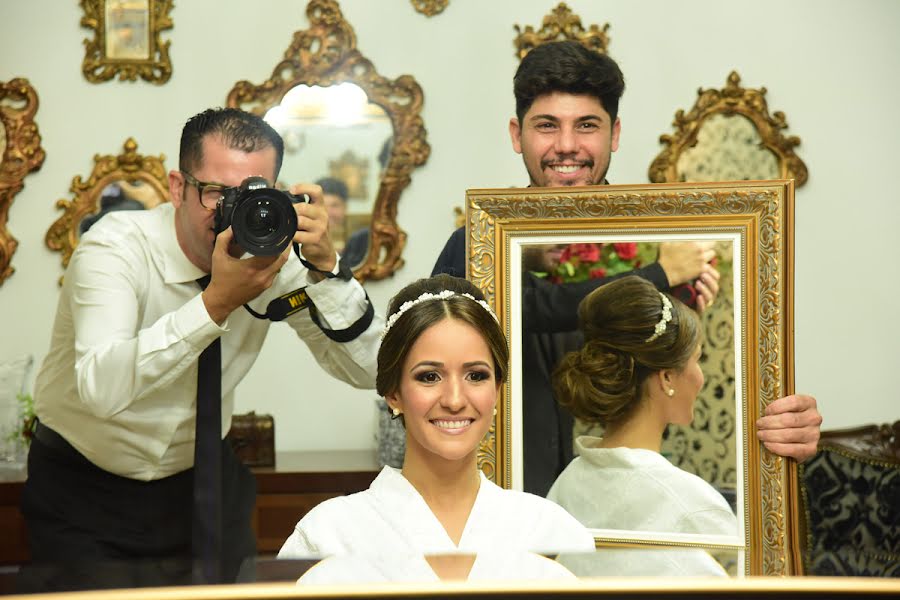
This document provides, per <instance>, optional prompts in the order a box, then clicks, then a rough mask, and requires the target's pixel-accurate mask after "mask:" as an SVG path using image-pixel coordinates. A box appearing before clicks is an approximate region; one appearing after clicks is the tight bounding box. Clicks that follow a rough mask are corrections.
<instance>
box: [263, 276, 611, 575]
mask: <svg viewBox="0 0 900 600" xmlns="http://www.w3.org/2000/svg"><path fill="white" fill-rule="evenodd" d="M389 315H390V316H389V317H388V320H387V324H386V326H385V333H384V337H383V340H382V345H381V348H380V349H379V353H378V375H377V379H376V388H377V391H378V393H379V394H380V395H382V396H384V398H385V399H386V401H387V403H388V405H389V406H390V408H391V410H392V411H393V413H394V415H395V417H398V418H402V419H403V424H404V427H405V428H406V453H405V455H404V462H403V468H402V470H396V469H393V468H391V467H384V469H383V470H382V472H381V473H380V474H379V475H378V477H377V478H376V479H375V481H374V482H373V483H372V485H371V487H370V488H369V489H368V490H366V491H363V492H360V493H358V494H353V495H350V496H345V497H339V498H333V499H331V500H327V501H326V502H323V503H321V504H319V505H318V506H316V507H315V508H313V509H312V510H311V511H310V512H309V513H308V514H307V515H305V516H304V517H303V518H302V519H301V520H300V522H299V523H297V526H296V528H295V530H294V532H293V533H292V534H291V536H290V537H289V538H288V539H287V541H286V542H285V543H284V546H283V547H282V549H281V551H280V552H279V554H278V556H279V557H280V558H297V557H306V556H316V555H318V556H329V555H344V556H346V555H362V556H385V555H387V556H391V555H393V556H412V555H420V554H449V553H458V552H465V553H471V554H477V553H485V555H487V554H491V555H494V556H497V555H501V554H502V553H506V552H511V553H523V552H532V553H551V554H556V553H559V552H583V551H592V550H593V548H594V541H593V536H591V534H590V532H588V531H587V530H586V529H585V528H584V527H583V526H582V525H581V524H580V523H579V522H578V521H577V520H576V519H574V518H573V517H572V516H571V515H569V514H568V513H567V512H566V511H565V510H563V509H562V508H560V507H559V506H558V505H557V504H554V503H552V502H550V501H548V500H546V499H544V498H540V497H538V496H534V495H531V494H526V493H524V492H517V491H512V490H505V489H502V488H500V487H498V486H497V485H495V484H494V483H492V482H490V481H489V480H488V479H487V478H486V477H485V476H484V474H483V473H482V472H481V471H480V470H479V469H478V466H477V464H476V458H477V452H478V446H479V443H480V442H481V440H482V438H484V436H485V435H486V434H487V432H488V430H489V428H490V426H491V424H492V422H493V416H494V414H495V409H494V407H495V404H496V401H497V395H498V392H499V389H500V385H501V384H502V383H503V382H504V381H505V378H506V375H507V368H508V360H509V353H508V348H507V345H506V338H505V336H504V335H503V331H502V329H501V327H500V325H499V323H498V322H497V320H496V317H495V316H494V314H493V313H492V312H491V310H490V308H489V306H488V305H487V304H486V303H485V302H484V300H483V296H482V294H481V292H480V291H479V290H478V288H476V287H474V286H473V285H472V284H471V283H469V282H468V281H466V280H463V279H458V278H455V277H450V276H446V275H439V276H437V277H432V278H429V279H423V280H419V281H417V282H414V283H412V284H410V285H408V286H407V287H405V288H404V289H403V290H401V291H400V292H399V293H398V294H397V296H395V297H394V298H393V300H392V301H391V304H390V308H389ZM525 564H530V563H529V561H525V563H523V570H522V571H521V572H520V573H519V574H520V575H521V574H527V573H529V572H531V570H532V569H533V566H531V567H526V566H524V565H525ZM312 571H315V569H313V570H312ZM312 571H311V573H312ZM477 572H478V560H477V559H476V561H475V564H474V565H473V566H472V570H471V573H472V574H474V573H477ZM511 574H512V573H511Z"/></svg>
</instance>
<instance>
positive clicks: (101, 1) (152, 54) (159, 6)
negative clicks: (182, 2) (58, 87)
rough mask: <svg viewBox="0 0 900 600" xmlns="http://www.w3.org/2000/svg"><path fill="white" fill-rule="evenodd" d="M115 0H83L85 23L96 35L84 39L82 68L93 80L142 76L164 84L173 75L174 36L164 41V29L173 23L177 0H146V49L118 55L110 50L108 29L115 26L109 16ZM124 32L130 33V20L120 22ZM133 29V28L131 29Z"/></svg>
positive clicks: (146, 79) (86, 77) (126, 79)
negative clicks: (136, 53) (175, 0)
mask: <svg viewBox="0 0 900 600" xmlns="http://www.w3.org/2000/svg"><path fill="white" fill-rule="evenodd" d="M112 1H113V0H81V8H82V10H83V11H84V15H83V16H82V17H81V26H82V27H87V28H88V29H92V30H93V32H94V37H93V38H92V39H87V38H86V39H85V40H84V60H83V61H82V63H81V71H82V72H83V73H84V77H85V79H87V80H88V81H90V82H91V83H103V82H105V81H109V80H110V79H112V78H114V77H115V76H116V75H118V77H119V81H135V80H137V78H138V77H141V78H142V79H144V80H145V81H149V82H151V83H154V84H156V85H162V84H163V83H165V82H167V81H168V80H169V78H170V77H171V76H172V61H171V59H170V58H169V45H170V44H171V41H170V40H166V41H165V42H163V41H162V39H161V37H160V33H161V32H162V31H164V30H166V29H171V28H172V27H173V23H172V17H171V16H170V12H171V11H172V2H173V0H146V2H147V9H146V13H145V14H144V15H143V17H144V18H143V19H142V23H141V24H142V26H144V27H146V32H145V33H146V39H145V42H146V47H145V50H146V52H141V53H140V54H142V55H143V56H145V57H144V58H142V57H115V56H110V55H109V53H108V48H109V44H108V43H107V42H108V41H109V40H108V32H109V30H110V28H112V27H115V26H116V24H115V23H111V22H110V21H109V19H108V10H107V9H109V8H110V7H111V5H110V2H112ZM119 25H120V26H121V28H122V29H123V33H125V34H127V33H129V31H128V28H129V25H128V24H127V23H120V24H119ZM131 33H133V32H131Z"/></svg>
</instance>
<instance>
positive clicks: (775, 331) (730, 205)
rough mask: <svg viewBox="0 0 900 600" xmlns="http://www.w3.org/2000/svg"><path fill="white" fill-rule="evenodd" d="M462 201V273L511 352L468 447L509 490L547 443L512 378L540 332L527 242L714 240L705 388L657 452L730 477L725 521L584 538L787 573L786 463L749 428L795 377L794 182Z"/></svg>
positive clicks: (789, 504) (791, 497) (789, 507)
mask: <svg viewBox="0 0 900 600" xmlns="http://www.w3.org/2000/svg"><path fill="white" fill-rule="evenodd" d="M466 202H467V217H466V218H467V230H468V254H469V269H470V271H469V278H470V279H471V280H472V281H473V282H475V283H476V284H477V285H478V286H479V287H480V288H481V289H482V290H483V291H484V292H485V294H486V295H487V296H488V298H489V299H490V301H491V302H493V305H494V306H495V308H496V310H497V314H498V317H499V318H500V320H501V323H502V324H503V325H504V327H505V329H506V331H507V334H508V336H509V340H510V347H511V352H512V354H511V356H512V367H511V377H510V381H509V383H508V384H507V386H506V387H505V389H504V393H503V395H502V397H501V401H500V403H499V404H500V405H499V407H498V415H497V418H496V421H495V426H494V428H492V430H491V432H490V434H489V436H488V437H487V438H486V439H485V441H484V443H483V445H482V448H481V450H480V456H479V464H480V465H481V466H482V468H483V470H484V471H485V472H486V473H487V474H489V475H490V476H493V477H494V479H495V480H496V481H497V482H498V483H501V484H502V485H504V486H506V487H512V488H518V489H521V488H522V487H523V481H524V480H525V479H526V476H527V474H528V470H529V468H530V466H529V459H528V455H529V448H530V447H536V445H540V444H547V443H548V437H542V438H541V439H538V440H533V439H529V438H528V436H527V435H526V433H525V429H526V428H525V427H524V426H523V423H524V422H527V421H528V420H529V419H528V415H527V414H525V413H526V412H527V411H533V410H535V409H534V408H533V405H531V404H529V405H527V406H526V405H525V404H524V403H523V386H524V383H523V381H524V377H525V376H526V374H530V370H531V369H532V367H531V366H528V367H527V369H528V370H529V371H528V373H526V372H525V371H526V366H525V357H524V353H525V352H530V351H531V350H528V345H529V343H531V342H530V336H532V335H533V334H535V333H541V334H543V333H546V331H545V330H546V326H545V325H546V322H547V321H546V320H541V321H538V322H535V321H534V319H533V313H531V314H532V316H531V317H529V311H530V308H525V307H527V306H529V304H530V303H531V300H530V298H533V296H530V295H529V294H534V293H535V292H534V291H533V285H532V283H531V281H532V280H531V279H530V278H529V277H528V273H526V272H525V271H524V270H525V268H526V267H525V266H526V264H527V261H526V259H525V258H523V257H526V256H527V254H528V253H529V251H531V250H532V249H534V248H535V247H537V246H540V247H542V248H546V247H547V246H548V245H552V246H563V245H568V244H572V243H579V244H603V245H607V244H608V245H613V244H634V245H635V246H636V247H641V248H642V249H643V250H642V251H645V252H650V253H652V252H653V248H654V245H656V244H660V243H664V242H672V241H688V240H690V241H703V242H706V243H712V244H715V247H716V249H717V252H718V253H719V256H720V259H721V262H720V266H721V269H722V271H723V272H725V273H726V276H724V277H723V290H722V293H721V294H720V297H719V298H717V301H716V304H721V306H722V307H726V308H724V309H723V311H722V312H720V313H718V314H715V315H713V314H710V315H704V317H703V319H704V320H711V321H713V322H712V323H711V324H710V323H707V326H706V331H707V334H706V335H707V339H706V340H704V344H705V346H707V347H708V348H707V349H706V350H705V352H706V360H702V361H701V368H702V370H703V371H704V372H705V374H706V378H707V380H708V386H709V385H712V386H713V388H715V389H716V393H715V394H713V396H714V397H713V398H712V399H704V398H703V397H702V396H701V397H699V398H698V399H697V400H695V402H694V422H693V423H692V425H691V427H688V428H681V431H680V432H679V431H678V430H673V429H672V428H670V429H669V439H668V440H667V444H664V445H663V447H662V451H661V452H662V453H663V454H664V455H665V454H668V456H667V458H668V459H669V461H670V462H671V463H672V464H674V465H675V466H677V467H678V468H680V469H682V470H685V471H689V472H693V473H694V474H696V475H697V476H699V477H701V478H702V479H705V480H706V481H707V483H708V484H710V485H712V486H713V487H715V488H716V489H717V490H719V491H721V492H723V495H729V494H728V493H727V492H728V490H729V488H730V491H731V494H730V496H731V497H732V498H734V499H735V502H734V508H733V510H734V515H735V518H736V521H737V530H736V531H735V533H734V535H722V532H719V533H718V534H705V533H698V534H694V533H690V534H688V533H679V532H673V531H654V530H643V529H639V530H623V529H621V528H617V527H616V526H610V527H604V528H594V533H595V537H596V539H597V540H598V543H599V544H601V545H603V544H615V545H624V546H629V545H637V546H646V545H664V546H676V547H678V546H704V547H707V548H717V549H719V550H722V551H726V552H736V556H737V565H736V567H735V572H736V573H738V574H789V573H794V572H797V569H798V565H799V563H797V562H796V561H797V555H796V548H795V543H796V522H795V515H796V510H795V509H796V490H795V489H794V487H793V484H792V483H791V482H793V481H795V477H794V472H795V470H796V467H795V465H794V464H793V462H792V461H788V460H785V459H782V458H780V457H777V456H775V455H773V454H771V453H769V452H768V451H767V450H765V449H764V448H763V447H762V445H761V444H760V443H759V442H758V441H757V440H756V431H755V421H756V419H757V417H758V415H759V414H760V413H761V411H762V410H764V408H765V406H766V405H767V404H769V403H770V402H772V401H773V400H775V399H777V398H779V397H781V396H784V395H786V394H789V393H791V392H792V389H793V374H792V367H793V346H792V344H793V342H792V338H791V336H790V333H789V332H790V331H792V321H793V285H792V280H791V269H792V266H793V182H791V181H787V180H777V181H768V182H746V183H698V184H690V185H685V184H682V185H678V184H667V185H652V184H651V185H645V186H602V187H591V188H577V189H564V188H551V189H546V190H541V191H540V192H536V191H534V190H530V189H507V190H470V191H469V192H468V193H467V199H466ZM542 285H555V284H552V283H547V282H543V283H542ZM714 306H716V305H714ZM523 308H524V310H523ZM570 327H571V326H570ZM729 329H730V331H729ZM709 331H712V332H713V335H712V337H711V336H710V334H709ZM721 331H724V332H725V334H724V335H722V336H721V337H715V336H717V335H720V334H719V333H717V332H721ZM786 332H787V333H786ZM566 343H569V344H572V345H573V347H572V348H571V349H574V347H577V344H578V343H579V342H578V341H577V340H576V341H569V340H566V341H563V342H559V345H560V349H561V351H563V352H564V351H565V350H567V349H569V348H566V347H565V344H566ZM541 351H546V346H545V347H542V349H541ZM723 381H724V382H727V381H731V385H730V386H728V385H723V384H722V383H723ZM708 386H707V387H708ZM719 388H721V389H719ZM529 402H531V399H529Z"/></svg>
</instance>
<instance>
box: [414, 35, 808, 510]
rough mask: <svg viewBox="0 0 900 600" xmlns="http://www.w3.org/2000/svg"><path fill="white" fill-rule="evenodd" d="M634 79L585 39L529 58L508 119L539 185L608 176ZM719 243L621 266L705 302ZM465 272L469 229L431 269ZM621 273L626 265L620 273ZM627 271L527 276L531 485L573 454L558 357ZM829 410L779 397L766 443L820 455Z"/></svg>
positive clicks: (526, 431) (550, 476) (538, 489)
mask: <svg viewBox="0 0 900 600" xmlns="http://www.w3.org/2000/svg"><path fill="white" fill-rule="evenodd" d="M624 90H625V79H624V76H623V75H622V71H621V70H620V69H619V66H618V65H617V64H616V62H615V61H614V60H613V59H612V58H610V57H609V56H607V55H605V54H600V53H597V52H594V51H592V50H589V49H587V48H586V47H584V46H582V45H581V44H579V43H577V42H572V41H562V42H550V43H547V44H543V45H540V46H538V47H536V48H535V49H533V50H532V51H531V52H529V53H528V54H527V55H526V56H525V58H523V59H522V62H521V64H520V65H519V68H518V70H517V71H516V74H515V77H514V79H513V91H514V94H515V98H516V116H515V117H512V118H511V119H510V121H509V134H510V139H511V141H512V147H513V150H514V151H516V152H517V153H519V154H521V155H522V160H523V162H524V164H525V169H526V171H527V173H528V178H529V184H530V185H531V186H533V187H549V186H584V185H604V184H606V183H607V181H606V173H607V170H608V169H609V164H610V160H611V156H612V153H613V152H615V151H616V150H618V148H619V136H620V132H621V127H622V125H621V121H620V120H619V116H618V112H619V99H620V98H621V96H622V93H623V92H624ZM714 256H715V253H714V252H713V251H712V249H711V248H710V247H708V246H705V245H703V244H698V243H664V244H660V250H659V257H658V259H657V262H656V263H653V264H650V265H647V266H644V267H642V268H640V269H636V270H634V271H632V272H630V273H624V274H622V275H626V274H629V275H638V276H640V277H642V278H644V279H647V280H649V281H650V282H651V283H653V284H654V285H655V286H656V287H657V289H659V290H660V291H668V290H669V289H670V288H672V287H674V286H677V285H680V284H683V283H689V282H690V283H692V285H694V286H695V287H696V290H697V292H698V302H697V307H698V309H699V310H704V309H705V308H706V306H708V305H709V304H710V303H711V302H712V301H713V300H714V298H715V296H716V294H717V292H718V272H717V271H716V270H715V268H713V266H712V265H710V264H709V263H710V260H711V259H712V258H713V257H714ZM437 273H448V274H450V275H455V276H457V277H465V275H466V231H465V228H464V227H462V228H459V229H458V230H456V231H455V232H454V233H453V235H452V236H451V237H450V239H449V240H448V242H447V244H446V245H445V246H444V249H443V251H442V252H441V255H440V256H439V257H438V260H437V262H436V264H435V266H434V269H433V270H432V275H435V274H437ZM620 276H621V275H620ZM618 277H619V276H613V277H606V278H597V279H591V280H588V281H586V282H580V283H570V284H560V285H554V284H551V283H548V282H547V281H544V280H543V279H539V278H537V277H534V276H532V275H531V274H530V273H527V272H526V273H525V274H524V275H523V278H522V288H523V289H522V322H523V336H522V337H523V339H522V344H523V348H522V360H523V365H522V367H523V368H522V371H523V374H524V377H525V380H524V381H523V382H522V389H523V408H522V411H523V425H522V426H523V435H524V438H525V440H526V441H527V443H526V444H525V448H524V464H525V490H526V491H530V492H533V493H536V494H542V495H543V494H546V492H547V491H548V490H549V488H550V485H551V484H552V483H553V481H554V480H555V478H556V476H558V475H559V473H560V472H561V471H562V469H563V468H565V466H566V465H567V464H568V462H569V461H570V460H571V459H572V455H573V452H572V427H571V424H572V417H571V415H569V414H568V412H567V411H564V410H563V409H561V408H560V407H559V406H558V405H557V403H556V402H555V400H554V399H553V394H552V389H551V385H550V374H551V373H552V371H553V369H554V368H555V366H556V364H557V362H558V360H559V358H560V357H561V356H562V355H563V354H564V353H565V352H567V351H570V350H573V349H575V348H577V347H578V346H579V343H580V342H579V339H578V338H577V336H574V335H572V333H573V332H574V331H575V330H576V329H577V327H578V319H577V311H578V304H579V302H580V301H581V300H582V299H583V298H584V297H585V296H587V295H588V294H589V293H590V292H591V291H593V290H594V289H596V288H597V287H599V286H601V285H604V284H605V283H607V282H609V281H611V280H613V279H616V278H618ZM821 421H822V418H821V416H820V415H819V412H818V410H817V409H816V401H815V399H814V398H812V397H811V396H806V395H799V394H798V395H792V396H788V397H786V398H782V399H780V400H777V401H775V402H773V403H772V404H771V405H770V406H769V407H768V409H767V415H766V416H765V417H763V419H761V420H760V422H759V423H758V424H757V427H758V431H759V438H760V440H761V441H763V442H764V443H765V444H766V447H767V448H769V449H770V450H772V451H773V452H776V453H779V454H781V455H783V456H791V457H794V458H797V459H800V460H803V459H804V458H808V457H809V456H812V455H813V454H814V453H815V451H816V442H817V441H818V439H819V425H820V424H821Z"/></svg>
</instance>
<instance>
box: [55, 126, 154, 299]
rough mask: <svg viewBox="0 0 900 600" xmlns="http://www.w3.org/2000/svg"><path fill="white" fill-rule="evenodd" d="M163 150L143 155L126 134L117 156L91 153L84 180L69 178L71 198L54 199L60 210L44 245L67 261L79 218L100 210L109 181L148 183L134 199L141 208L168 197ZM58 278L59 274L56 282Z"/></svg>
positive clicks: (78, 235) (79, 221)
mask: <svg viewBox="0 0 900 600" xmlns="http://www.w3.org/2000/svg"><path fill="white" fill-rule="evenodd" d="M165 159H166V157H165V155H164V154H160V155H159V156H144V155H142V154H139V153H138V151H137V142H135V141H134V138H128V139H127V140H126V141H125V143H124V144H123V152H122V154H119V155H118V156H112V155H108V154H107V155H104V156H101V155H99V154H95V155H94V170H93V172H91V175H90V177H88V178H87V181H85V180H83V179H82V178H81V175H76V176H75V177H74V178H73V179H72V185H71V186H70V187H69V191H70V192H72V193H73V194H74V198H72V199H71V200H66V199H65V198H63V199H60V200H57V201H56V207H57V208H59V209H61V210H62V211H63V214H62V216H61V217H59V218H58V219H57V220H56V221H54V223H53V224H52V225H51V226H50V229H48V230H47V235H46V237H45V241H46V243H47V247H48V248H50V249H51V250H56V251H59V252H61V253H62V266H63V268H65V267H67V266H68V265H69V260H70V259H71V258H72V253H73V252H74V251H75V247H76V246H78V240H79V238H80V236H81V231H80V227H81V225H82V221H83V220H84V219H85V218H86V217H89V216H90V215H95V214H97V213H98V212H99V211H100V210H101V205H100V198H101V195H102V193H103V190H104V189H106V187H107V186H108V185H110V184H114V183H115V184H122V182H124V183H125V184H138V185H146V186H148V188H147V191H148V192H149V193H147V194H144V195H142V196H141V197H140V198H137V200H138V201H139V202H140V203H141V204H143V206H144V208H153V207H154V206H156V205H158V204H160V203H162V202H167V201H168V200H169V188H168V179H167V175H166V168H165V166H164V164H163V163H164V161H165ZM61 282H62V278H60V283H61Z"/></svg>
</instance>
